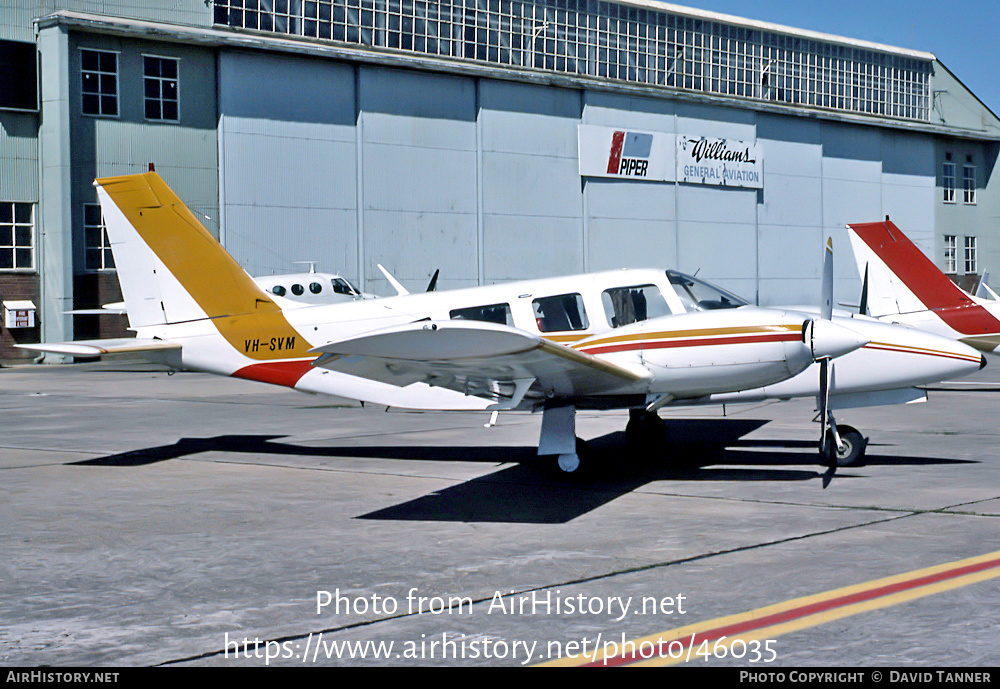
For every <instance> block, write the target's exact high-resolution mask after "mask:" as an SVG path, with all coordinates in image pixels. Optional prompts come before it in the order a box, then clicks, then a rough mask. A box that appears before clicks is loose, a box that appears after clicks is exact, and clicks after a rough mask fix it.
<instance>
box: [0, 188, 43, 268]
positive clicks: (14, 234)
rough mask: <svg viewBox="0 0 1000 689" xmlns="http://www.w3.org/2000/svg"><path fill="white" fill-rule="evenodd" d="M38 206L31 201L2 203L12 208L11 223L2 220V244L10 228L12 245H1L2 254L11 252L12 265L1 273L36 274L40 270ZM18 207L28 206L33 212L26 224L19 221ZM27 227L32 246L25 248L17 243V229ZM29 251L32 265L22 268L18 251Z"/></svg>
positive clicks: (1, 203) (0, 226) (0, 204)
mask: <svg viewBox="0 0 1000 689" xmlns="http://www.w3.org/2000/svg"><path fill="white" fill-rule="evenodd" d="M37 205H38V204H36V203H34V202H31V201H0V206H10V222H9V223H8V222H6V221H3V220H0V242H2V241H3V237H4V234H5V233H4V230H6V229H7V228H8V227H9V228H10V238H11V244H10V245H7V244H0V252H7V251H9V252H10V258H11V265H10V267H9V268H0V273H7V274H10V273H35V272H37V270H38V267H37V266H38V260H37V256H36V252H35V244H36V241H35V211H36V206H37ZM17 206H27V207H28V208H29V209H30V211H31V218H30V220H29V221H28V222H27V223H25V222H19V221H18V220H17V215H18V213H17ZM18 227H22V228H23V227H27V228H28V230H29V233H28V236H29V237H30V244H29V245H27V246H24V245H22V244H18V241H17V228H18ZM24 249H28V250H30V252H31V265H30V266H21V265H18V264H17V254H18V251H19V250H21V251H23V250H24Z"/></svg>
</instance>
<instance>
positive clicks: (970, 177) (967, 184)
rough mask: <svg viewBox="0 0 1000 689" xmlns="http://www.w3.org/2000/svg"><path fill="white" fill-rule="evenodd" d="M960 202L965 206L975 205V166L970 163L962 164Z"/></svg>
mask: <svg viewBox="0 0 1000 689" xmlns="http://www.w3.org/2000/svg"><path fill="white" fill-rule="evenodd" d="M962 202H963V203H964V204H965V205H966V206H975V205H976V166H975V165H973V164H972V163H965V164H964V165H962Z"/></svg>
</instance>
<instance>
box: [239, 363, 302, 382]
mask: <svg viewBox="0 0 1000 689" xmlns="http://www.w3.org/2000/svg"><path fill="white" fill-rule="evenodd" d="M313 361H314V359H295V360H292V361H267V362H263V363H259V364H250V365H249V366H244V367H243V368H241V369H239V370H238V371H236V372H235V373H233V377H234V378H245V379H247V380H256V381H258V382H260V383H272V384H274V385H284V386H286V387H289V388H294V387H295V384H296V383H298V382H299V380H300V379H301V378H302V376H304V375H305V374H306V373H308V372H309V369H311V368H312V362H313Z"/></svg>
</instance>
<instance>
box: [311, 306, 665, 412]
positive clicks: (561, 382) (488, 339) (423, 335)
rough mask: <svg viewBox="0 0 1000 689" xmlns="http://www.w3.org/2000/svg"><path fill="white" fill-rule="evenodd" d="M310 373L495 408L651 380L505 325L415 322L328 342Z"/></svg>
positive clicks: (642, 374)
mask: <svg viewBox="0 0 1000 689" xmlns="http://www.w3.org/2000/svg"><path fill="white" fill-rule="evenodd" d="M312 353H319V354H321V355H322V356H320V357H319V358H318V359H317V360H316V362H315V364H314V365H315V366H318V367H321V368H326V369H329V370H332V371H339V372H341V373H347V374H350V375H354V376H359V377H362V378H367V379H370V380H377V381H380V382H384V383H392V384H394V385H398V386H406V385H410V384H412V383H416V382H423V383H427V384H429V385H433V386H437V387H444V388H448V389H451V390H455V391H457V392H461V393H463V394H466V395H475V396H478V397H487V398H491V399H494V400H496V401H497V402H498V403H501V404H502V403H504V402H508V403H510V402H513V403H514V404H518V403H520V401H521V399H524V398H525V397H528V398H529V399H538V398H540V397H541V396H543V395H545V396H549V395H551V396H556V397H570V396H574V397H577V396H585V395H588V394H596V393H601V392H607V391H608V390H609V389H613V388H615V387H620V386H624V385H629V384H632V383H635V382H636V381H638V380H642V379H643V378H645V377H647V376H648V375H649V374H648V373H646V372H645V371H633V370H630V369H627V368H624V367H621V366H617V365H615V364H611V363H609V362H607V361H604V360H603V359H600V358H598V357H595V356H592V355H589V354H584V353H582V352H578V351H577V350H575V349H571V348H569V347H566V346H564V345H561V344H557V343H554V342H550V341H548V340H546V339H544V338H542V337H539V336H537V335H533V334H531V333H527V332H524V331H521V330H517V329H515V328H511V327H508V326H505V325H498V324H494V323H484V322H478V321H440V322H433V321H419V322H416V323H410V324H408V325H404V326H399V327H395V328H389V329H387V330H381V331H379V332H376V333H372V334H368V335H362V336H360V337H353V338H349V339H345V340H341V341H338V342H331V343H329V344H326V345H323V346H322V347H317V348H316V349H313V350H312Z"/></svg>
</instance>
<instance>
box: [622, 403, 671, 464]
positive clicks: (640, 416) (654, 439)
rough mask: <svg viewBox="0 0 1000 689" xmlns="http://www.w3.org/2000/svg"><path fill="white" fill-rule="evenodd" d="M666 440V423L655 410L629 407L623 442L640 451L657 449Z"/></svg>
mask: <svg viewBox="0 0 1000 689" xmlns="http://www.w3.org/2000/svg"><path fill="white" fill-rule="evenodd" d="M666 441H667V424H665V423H664V422H663V419H661V418H660V417H659V415H658V414H657V413H656V412H649V411H646V410H645V409H630V410H629V412H628V423H627V424H626V425H625V442H626V443H628V446H629V447H630V448H632V449H636V450H640V451H642V452H647V453H648V452H652V451H656V450H659V449H660V448H662V447H663V444H664V443H665V442H666Z"/></svg>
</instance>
